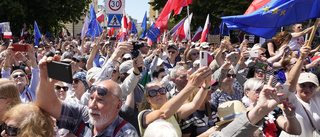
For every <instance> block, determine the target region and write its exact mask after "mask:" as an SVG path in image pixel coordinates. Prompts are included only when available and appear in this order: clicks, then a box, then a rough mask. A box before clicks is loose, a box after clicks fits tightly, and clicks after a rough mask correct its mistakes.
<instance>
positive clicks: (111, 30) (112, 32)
mask: <svg viewBox="0 0 320 137" xmlns="http://www.w3.org/2000/svg"><path fill="white" fill-rule="evenodd" d="M108 35H109V36H113V35H114V27H112V28H110V29H109V31H108Z"/></svg>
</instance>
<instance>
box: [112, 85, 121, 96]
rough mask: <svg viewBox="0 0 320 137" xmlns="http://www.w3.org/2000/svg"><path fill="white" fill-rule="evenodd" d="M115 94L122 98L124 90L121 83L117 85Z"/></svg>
mask: <svg viewBox="0 0 320 137" xmlns="http://www.w3.org/2000/svg"><path fill="white" fill-rule="evenodd" d="M113 94H114V95H116V96H117V97H118V98H120V99H121V98H122V90H121V88H120V86H119V85H116V87H115V88H114V92H113Z"/></svg>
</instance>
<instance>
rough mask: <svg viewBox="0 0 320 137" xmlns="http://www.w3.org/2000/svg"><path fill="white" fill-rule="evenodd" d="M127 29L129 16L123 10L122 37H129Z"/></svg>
mask: <svg viewBox="0 0 320 137" xmlns="http://www.w3.org/2000/svg"><path fill="white" fill-rule="evenodd" d="M127 28H128V21H127V16H126V12H125V11H124V10H123V17H122V20H121V32H122V35H124V36H126V35H127V32H128V31H127Z"/></svg>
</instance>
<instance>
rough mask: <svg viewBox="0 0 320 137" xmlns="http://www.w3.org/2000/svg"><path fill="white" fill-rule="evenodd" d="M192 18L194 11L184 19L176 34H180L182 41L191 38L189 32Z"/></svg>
mask: <svg viewBox="0 0 320 137" xmlns="http://www.w3.org/2000/svg"><path fill="white" fill-rule="evenodd" d="M191 19H192V13H191V14H190V15H189V17H188V18H187V19H185V20H184V23H183V24H182V25H181V26H180V28H179V30H178V32H177V34H176V35H179V41H181V40H182V39H184V38H189V36H188V34H189V29H190V24H191ZM189 21H190V22H189Z"/></svg>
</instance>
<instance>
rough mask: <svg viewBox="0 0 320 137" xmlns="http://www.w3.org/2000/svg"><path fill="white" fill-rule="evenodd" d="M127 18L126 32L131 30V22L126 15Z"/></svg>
mask: <svg viewBox="0 0 320 137" xmlns="http://www.w3.org/2000/svg"><path fill="white" fill-rule="evenodd" d="M127 17H128V18H127V21H128V22H127V24H128V28H127V30H128V31H130V30H131V28H132V22H131V20H130V18H129V16H128V14H127Z"/></svg>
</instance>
